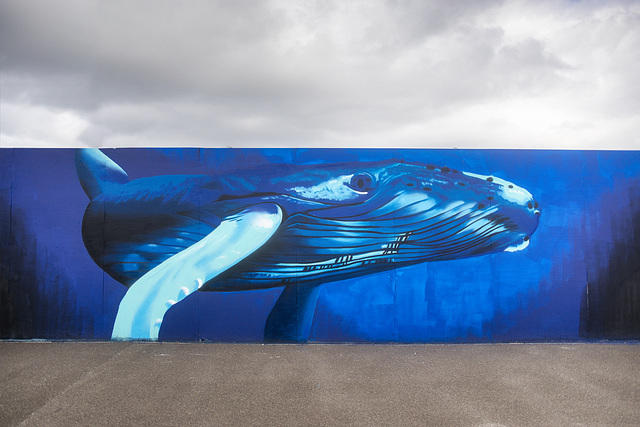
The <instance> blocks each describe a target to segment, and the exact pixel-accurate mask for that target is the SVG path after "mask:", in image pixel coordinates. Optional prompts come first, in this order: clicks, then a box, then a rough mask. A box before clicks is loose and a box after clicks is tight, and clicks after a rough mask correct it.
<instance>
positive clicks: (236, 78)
mask: <svg viewBox="0 0 640 427" xmlns="http://www.w3.org/2000/svg"><path fill="white" fill-rule="evenodd" d="M0 43H1V48H0V59H1V63H0V65H1V72H2V73H1V88H0V89H1V92H0V95H1V98H0V101H1V102H0V120H1V122H0V125H1V127H0V131H1V139H0V146H1V147H34V146H37V147H71V146H95V147H122V146H205V147H230V146H231V147H245V146H246V147H248V146H252V147H262V146H271V147H306V146H323V147H328V146H335V147H345V146H352V147H359V146H368V147H445V148H452V147H458V148H525V147H526V148H569V149H573V148H589V149H591V148H597V149H640V78H639V77H638V75H639V73H640V71H639V70H640V2H637V1H623V0H607V1H569V0H555V1H544V0H522V1H500V0H486V1H484V0H483V1H479V0H447V1H435V0H433V1H402V0H387V1H383V0H363V1H357V0H356V1H354V0H348V1H347V0H340V1H329V0H327V1H320V0H318V1H306V0H291V1H288V0H275V1H200V2H198V1H190V2H178V1H168V0H149V1H137V0H136V1H131V0H126V1H125V0H123V1H92V0H69V1H31V0H15V1H14V0H0Z"/></svg>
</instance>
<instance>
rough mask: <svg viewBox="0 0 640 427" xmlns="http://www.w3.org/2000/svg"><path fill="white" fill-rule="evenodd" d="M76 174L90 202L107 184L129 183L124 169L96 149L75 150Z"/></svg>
mask: <svg viewBox="0 0 640 427" xmlns="http://www.w3.org/2000/svg"><path fill="white" fill-rule="evenodd" d="M76 173H77V174H78V180H79V181H80V185H82V189H83V190H84V192H85V194H86V195H87V196H89V198H90V199H91V200H93V199H94V198H95V197H97V196H99V195H100V194H102V193H103V192H104V191H105V188H106V187H107V186H108V185H109V184H126V183H127V182H129V176H128V175H127V173H126V172H125V171H124V169H122V168H121V167H120V166H118V164H117V163H116V162H114V161H113V160H111V159H110V158H109V157H107V156H106V154H104V153H103V152H102V151H100V150H98V149H97V148H78V149H77V150H76Z"/></svg>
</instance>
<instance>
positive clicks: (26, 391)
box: [0, 341, 640, 426]
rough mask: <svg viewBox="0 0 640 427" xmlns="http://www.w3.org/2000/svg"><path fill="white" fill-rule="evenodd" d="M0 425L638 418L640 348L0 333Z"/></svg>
mask: <svg viewBox="0 0 640 427" xmlns="http://www.w3.org/2000/svg"><path fill="white" fill-rule="evenodd" d="M0 425H2V426H5V425H9V426H11V425H25V426H33V425H37V426H69V425H83V426H88V425H136V426H140V425H142V426H144V425H149V426H151V425H153V426H162V425H207V426H218V425H220V426H224V425H229V426H305V425H309V426H337V425H340V426H341V425H356V426H360V425H363V426H364V425H366V426H400V425H402V426H407V425H410V426H411V425H434V426H499V425H505V426H529V425H531V426H534V425H535V426H541V425H557V426H569V425H587V426H591V425H594V426H601V425H629V426H637V425H640V345H639V344H637V343H635V344H634V343H632V344H619V343H616V344H611V343H607V344H584V343H579V344H569V343H562V344H486V345H464V344H463V345H451V344H447V345H320V344H306V345H259V344H205V343H141V342H40V341H26V342H8V341H0Z"/></svg>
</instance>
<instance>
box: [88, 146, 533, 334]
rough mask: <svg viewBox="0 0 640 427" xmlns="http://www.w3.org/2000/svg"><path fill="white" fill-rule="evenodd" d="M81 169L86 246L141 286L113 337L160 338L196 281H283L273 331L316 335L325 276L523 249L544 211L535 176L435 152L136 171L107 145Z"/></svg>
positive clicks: (268, 284) (232, 287)
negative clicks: (534, 189)
mask: <svg viewBox="0 0 640 427" xmlns="http://www.w3.org/2000/svg"><path fill="white" fill-rule="evenodd" d="M76 170H77V173H78V178H79V180H80V183H81V185H82V187H83V189H84V191H85V193H86V194H87V196H89V198H90V199H91V201H90V203H89V205H88V207H87V209H86V212H85V214H84V219H83V224H82V235H83V240H84V243H85V247H86V248H87V251H88V252H89V254H90V255H91V257H92V258H93V259H94V261H95V262H96V263H97V264H98V266H100V267H101V268H102V269H103V270H104V271H106V272H107V273H108V274H109V275H111V276H112V277H113V278H115V279H116V280H117V281H119V282H121V283H122V284H124V285H125V286H127V287H128V288H129V289H128V291H127V293H126V294H125V296H124V298H123V299H122V301H121V303H120V306H119V309H118V313H117V316H116V320H115V324H114V328H113V334H112V338H113V339H157V338H158V333H159V329H160V326H161V323H162V319H163V317H164V315H165V313H166V311H167V310H168V309H169V308H170V307H171V306H172V305H173V304H175V303H177V302H179V301H180V300H181V299H183V298H184V297H185V296H187V295H189V294H190V293H191V292H194V291H196V290H200V291H241V290H252V289H264V288H273V287H283V288H284V289H283V291H282V293H281V295H280V297H279V299H278V301H277V302H276V304H275V306H274V308H273V310H272V311H271V313H270V315H269V317H268V319H267V321H266V325H265V340H266V341H304V340H306V339H307V337H308V334H309V330H310V326H311V322H312V320H313V313H314V310H315V306H316V302H317V298H318V285H320V284H322V283H326V282H331V281H336V280H341V279H345V278H350V277H356V276H362V275H367V274H372V273H376V272H380V271H383V270H388V269H392V268H397V267H401V266H406V265H411V264H416V263H421V262H425V261H437V260H452V259H458V258H465V257H472V256H478V255H483V254H488V253H494V252H501V251H516V250H520V249H523V248H525V247H526V246H527V245H528V244H529V239H530V237H531V235H532V234H533V232H534V231H535V230H536V228H537V226H538V221H539V215H540V210H539V207H538V203H537V202H536V201H535V200H534V199H533V197H532V195H531V194H530V193H529V192H528V191H527V190H525V189H523V188H520V187H518V186H516V185H514V184H512V183H510V182H507V181H505V180H502V179H500V178H497V177H494V176H485V175H478V174H474V173H468V172H460V171H457V170H452V169H449V168H447V167H438V166H434V165H419V164H407V163H398V162H392V161H389V162H377V163H344V164H330V165H328V164H324V165H311V166H306V165H305V166H296V165H269V166H267V167H262V168H260V169H256V170H253V171H241V172H239V173H237V174H227V175H223V176H208V175H171V176H155V177H149V178H141V179H136V180H133V181H129V178H128V176H127V174H126V172H125V171H124V170H123V169H122V168H120V166H118V165H117V164H116V163H115V162H113V161H112V160H111V159H110V158H108V157H107V156H106V155H105V154H104V153H102V152H101V151H99V150H97V149H79V150H77V151H76Z"/></svg>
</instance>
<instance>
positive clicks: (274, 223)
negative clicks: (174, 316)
mask: <svg viewBox="0 0 640 427" xmlns="http://www.w3.org/2000/svg"><path fill="white" fill-rule="evenodd" d="M281 222H282V210H281V209H280V207H279V206H278V205H276V204H272V203H263V204H259V205H255V206H252V207H249V208H247V209H245V210H244V211H242V212H240V213H238V214H235V215H232V216H230V217H228V218H225V219H224V220H223V221H222V223H220V225H219V226H218V227H217V228H216V229H215V230H214V231H212V232H211V233H210V234H209V235H207V236H206V237H205V238H204V239H202V240H200V241H199V242H198V243H196V244H194V245H192V246H190V247H188V248H187V249H185V250H183V251H182V252H180V253H177V254H176V255H174V256H172V257H171V258H169V259H167V260H166V261H164V262H163V263H162V264H160V265H158V266H157V267H156V268H154V269H153V270H151V271H149V272H148V273H147V274H145V275H144V276H142V277H141V278H140V279H138V280H137V281H136V282H135V283H134V284H133V285H131V287H130V288H129V290H128V291H127V293H126V294H125V296H124V298H123V299H122V301H121V302H120V307H119V308H118V314H117V315H116V321H115V324H114V326H113V333H112V335H111V338H112V339H151V340H155V339H158V333H159V331H160V325H161V324H162V319H163V318H164V315H165V313H166V312H167V310H168V309H169V308H170V307H171V306H172V305H173V304H175V303H176V302H179V301H180V300H181V299H183V298H185V297H186V296H187V295H189V294H190V293H191V292H194V291H196V290H198V289H199V288H200V287H201V286H202V285H203V284H204V283H205V282H207V281H209V280H211V279H213V278H214V277H215V276H217V275H218V274H220V273H222V272H224V271H225V270H227V269H228V268H230V267H232V266H234V265H235V264H237V263H238V262H240V261H242V260H243V259H244V258H246V257H247V256H249V255H250V254H252V253H253V252H254V251H255V250H256V249H258V248H260V247H261V246H262V245H263V244H265V242H267V240H269V238H270V237H271V236H272V235H273V233H274V232H275V231H276V230H277V229H278V227H279V226H280V223H281Z"/></svg>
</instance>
